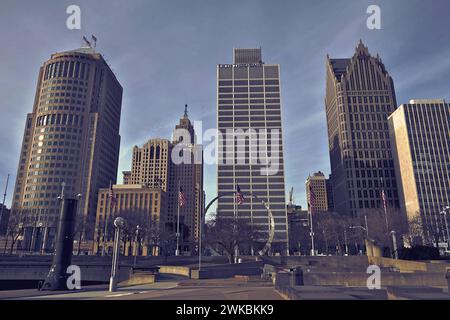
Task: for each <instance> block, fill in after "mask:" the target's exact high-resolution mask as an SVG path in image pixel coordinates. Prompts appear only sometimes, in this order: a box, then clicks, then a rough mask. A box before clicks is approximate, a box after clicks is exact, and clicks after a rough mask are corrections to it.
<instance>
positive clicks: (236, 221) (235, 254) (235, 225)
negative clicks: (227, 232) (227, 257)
mask: <svg viewBox="0 0 450 320" xmlns="http://www.w3.org/2000/svg"><path fill="white" fill-rule="evenodd" d="M239 192H240V191H239ZM236 201H237V199H236V197H234V202H235V203H236ZM238 216H239V203H236V213H235V217H234V227H235V228H236V246H235V247H234V249H235V252H234V260H235V263H237V262H238V255H239V243H238V241H237V240H238V239H239V236H238V234H237V233H238V230H237V229H238V227H237V223H238Z"/></svg>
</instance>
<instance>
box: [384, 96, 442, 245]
mask: <svg viewBox="0 0 450 320" xmlns="http://www.w3.org/2000/svg"><path fill="white" fill-rule="evenodd" d="M449 128H450V104H449V103H446V102H445V101H444V100H443V99H435V100H411V101H410V102H409V103H408V104H402V105H401V106H400V107H399V108H398V109H397V110H396V111H395V112H393V113H392V114H391V116H390V117H389V131H390V135H391V141H392V150H393V153H394V159H395V169H396V173H397V185H398V189H399V196H400V207H401V209H402V211H403V212H404V213H405V214H406V215H407V217H408V218H409V220H410V222H411V220H413V219H414V218H415V217H417V218H418V222H419V223H420V225H421V226H422V228H421V229H422V231H421V233H422V235H421V236H419V235H416V236H418V238H419V237H421V238H422V239H417V240H419V241H425V242H427V243H432V242H435V240H436V238H437V237H438V238H439V240H440V241H442V242H445V241H447V240H448V235H449V230H448V225H449V224H450V219H449V218H450V212H447V215H444V214H442V212H443V207H446V206H449V205H450V158H449V155H450V136H449ZM445 219H447V220H445Z"/></svg>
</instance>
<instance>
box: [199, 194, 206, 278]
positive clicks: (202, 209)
mask: <svg viewBox="0 0 450 320" xmlns="http://www.w3.org/2000/svg"><path fill="white" fill-rule="evenodd" d="M199 192H202V190H199ZM201 199H203V192H202V195H201ZM203 201H204V200H202V201H201V204H202V208H201V215H200V227H199V236H198V271H199V272H200V270H201V268H202V227H203V226H202V225H203V215H204V214H205V211H204V205H203V204H204V203H203ZM198 276H199V278H200V273H199V275H198Z"/></svg>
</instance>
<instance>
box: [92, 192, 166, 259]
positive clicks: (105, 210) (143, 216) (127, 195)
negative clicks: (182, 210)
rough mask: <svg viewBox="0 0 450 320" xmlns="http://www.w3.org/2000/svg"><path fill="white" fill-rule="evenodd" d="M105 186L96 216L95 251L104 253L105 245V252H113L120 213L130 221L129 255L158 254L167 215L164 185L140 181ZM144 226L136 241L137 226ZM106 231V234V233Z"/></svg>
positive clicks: (127, 253) (127, 231)
mask: <svg viewBox="0 0 450 320" xmlns="http://www.w3.org/2000/svg"><path fill="white" fill-rule="evenodd" d="M112 190H113V192H112V195H113V196H112V197H111V196H110V195H111V190H110V189H109V188H102V189H100V190H99V193H98V202H97V214H96V220H95V235H94V248H93V252H94V254H100V253H101V252H102V251H103V244H104V243H106V245H105V252H106V253H107V254H111V252H112V247H113V239H114V237H113V233H114V227H113V222H114V219H115V218H116V217H119V216H120V217H123V218H124V219H125V220H126V221H127V230H126V234H127V235H128V236H129V237H128V241H126V242H125V244H124V246H125V248H124V252H125V254H126V255H132V254H133V255H134V254H135V253H137V254H138V255H144V256H146V255H150V254H151V255H158V254H159V253H160V249H158V245H161V244H160V243H157V240H155V239H156V238H157V237H161V233H164V232H165V229H164V225H165V223H166V219H167V197H166V192H165V191H163V190H161V189H160V188H153V187H147V186H143V185H139V184H126V185H113V186H112ZM137 225H139V226H140V233H139V238H138V239H139V240H138V242H136V241H135V232H136V228H135V226H137ZM104 235H106V237H104Z"/></svg>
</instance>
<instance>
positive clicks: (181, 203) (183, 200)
mask: <svg viewBox="0 0 450 320" xmlns="http://www.w3.org/2000/svg"><path fill="white" fill-rule="evenodd" d="M186 201H187V199H186V195H185V194H184V192H183V188H181V186H180V191H179V192H178V205H179V206H180V208H181V207H183V206H184V205H185V204H186Z"/></svg>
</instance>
